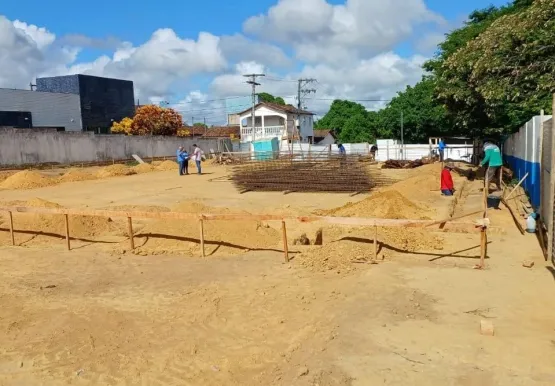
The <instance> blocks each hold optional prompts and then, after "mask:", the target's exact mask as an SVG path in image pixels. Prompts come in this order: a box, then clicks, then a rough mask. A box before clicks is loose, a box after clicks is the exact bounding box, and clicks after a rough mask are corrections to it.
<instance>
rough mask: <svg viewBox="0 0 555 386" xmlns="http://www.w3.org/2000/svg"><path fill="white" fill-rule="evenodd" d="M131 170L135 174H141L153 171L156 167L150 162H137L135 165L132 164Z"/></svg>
mask: <svg viewBox="0 0 555 386" xmlns="http://www.w3.org/2000/svg"><path fill="white" fill-rule="evenodd" d="M133 170H134V171H135V173H137V174H143V173H151V172H154V171H156V168H155V167H154V166H152V165H151V164H138V165H137V166H133Z"/></svg>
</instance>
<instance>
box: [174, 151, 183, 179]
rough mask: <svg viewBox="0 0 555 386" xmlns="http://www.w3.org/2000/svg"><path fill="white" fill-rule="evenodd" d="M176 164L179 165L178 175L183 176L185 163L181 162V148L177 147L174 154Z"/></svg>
mask: <svg viewBox="0 0 555 386" xmlns="http://www.w3.org/2000/svg"><path fill="white" fill-rule="evenodd" d="M175 155H176V157H177V163H178V164H179V175H180V176H182V175H183V171H184V170H185V163H184V160H183V146H179V148H178V149H177V152H176V154H175Z"/></svg>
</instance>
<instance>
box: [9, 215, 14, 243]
mask: <svg viewBox="0 0 555 386" xmlns="http://www.w3.org/2000/svg"><path fill="white" fill-rule="evenodd" d="M8 216H9V218H10V237H11V238H12V245H15V236H14V233H13V215H12V212H11V211H10V212H8Z"/></svg>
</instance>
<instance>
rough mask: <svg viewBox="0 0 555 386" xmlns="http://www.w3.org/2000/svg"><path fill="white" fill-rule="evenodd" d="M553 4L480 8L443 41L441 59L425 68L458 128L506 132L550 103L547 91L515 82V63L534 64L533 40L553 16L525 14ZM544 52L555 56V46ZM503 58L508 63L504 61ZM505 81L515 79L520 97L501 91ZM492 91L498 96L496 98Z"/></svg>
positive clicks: (518, 1)
mask: <svg viewBox="0 0 555 386" xmlns="http://www.w3.org/2000/svg"><path fill="white" fill-rule="evenodd" d="M553 3H554V0H536V1H535V2H534V1H533V0H515V1H514V2H513V3H511V4H509V5H507V6H504V7H500V8H495V7H490V8H487V9H485V10H480V11H475V12H473V13H472V14H471V15H470V18H469V21H468V22H467V23H466V25H465V26H463V27H462V28H460V29H458V30H455V31H453V32H452V33H450V34H448V35H447V37H446V40H445V41H444V42H443V43H441V44H440V45H439V51H438V54H437V55H436V58H434V59H433V60H431V61H429V62H427V63H426V64H425V66H424V68H425V69H426V70H428V71H431V72H432V73H433V75H434V79H435V82H436V88H435V93H436V97H437V101H438V102H439V103H442V104H444V105H445V106H446V108H447V110H448V113H449V115H450V116H451V118H452V120H453V123H454V128H455V131H456V132H460V133H467V134H470V135H474V136H484V135H492V134H494V133H498V134H501V133H503V132H507V131H512V130H514V129H516V128H518V127H519V126H520V125H521V124H522V123H523V122H525V121H527V120H528V119H529V118H530V117H531V116H532V115H535V114H537V113H538V111H539V110H540V109H541V108H542V107H544V108H547V107H548V105H549V103H548V102H547V101H548V98H547V97H546V94H545V93H543V95H542V93H541V92H539V93H530V92H529V93H525V94H523V93H522V91H523V90H522V89H521V87H523V86H524V87H529V86H526V85H525V84H524V83H523V82H521V83H520V84H518V83H514V82H513V81H514V80H515V77H514V75H515V74H516V73H517V72H519V71H520V70H521V69H518V68H516V67H515V66H514V64H515V63H516V62H518V63H521V65H523V66H525V67H526V66H530V65H531V64H532V63H533V62H534V61H535V60H536V57H537V54H540V52H539V51H537V50H536V51H534V48H532V47H531V46H530V45H532V46H533V45H534V43H532V42H534V41H537V40H536V39H537V38H538V36H537V34H538V33H540V35H541V30H542V28H544V27H541V26H540V25H541V24H542V20H543V23H544V24H545V22H546V21H547V19H548V18H549V17H552V16H549V12H547V13H546V14H543V16H541V15H539V14H538V13H537V12H533V14H534V17H535V16H539V17H538V20H535V21H536V23H534V22H531V20H530V18H528V17H526V15H527V14H529V13H530V12H531V11H532V10H533V9H543V10H551V9H553V5H554V4H553ZM542 17H543V19H542ZM525 20H528V21H525ZM545 27H547V31H543V32H544V34H545V35H549V34H551V36H553V29H552V28H553V27H549V25H548V24H545ZM549 28H551V30H549ZM524 35H526V37H525V36H524ZM521 43H522V44H523V45H524V46H523V47H521V46H520V44H521ZM544 43H545V40H544ZM519 47H521V48H523V49H522V50H520V49H518V48H519ZM537 48H538V47H537V46H536V49H537ZM545 53H546V54H548V55H551V56H552V55H553V53H552V51H551V53H550V54H549V53H547V52H545ZM503 61H506V62H507V63H506V65H502V62H503ZM511 67H512V68H511ZM544 69H545V68H544ZM544 69H542V70H544ZM536 70H537V69H536ZM532 72H534V70H533V71H532ZM536 73H537V72H536ZM486 74H487V76H484V75H486ZM529 75H530V74H529V73H528V75H527V76H529ZM487 79H489V80H490V82H489V83H488V82H487ZM503 79H505V81H503ZM507 82H508V83H507ZM501 84H505V86H506V85H507V84H511V88H512V90H511V93H513V95H515V94H516V95H519V96H521V99H520V100H517V99H516V98H514V97H513V98H511V93H507V94H504V95H503V94H502V92H499V91H500V90H504V91H509V90H508V87H504V88H503V87H499V86H501ZM494 90H497V92H496V91H494ZM492 93H496V96H497V98H492V96H493V94H492Z"/></svg>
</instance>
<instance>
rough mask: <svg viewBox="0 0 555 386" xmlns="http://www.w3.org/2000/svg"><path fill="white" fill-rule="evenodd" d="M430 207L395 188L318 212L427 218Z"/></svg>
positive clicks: (352, 215) (356, 215) (350, 215)
mask: <svg viewBox="0 0 555 386" xmlns="http://www.w3.org/2000/svg"><path fill="white" fill-rule="evenodd" d="M430 211H431V209H429V208H426V207H423V206H419V205H416V204H415V203H413V202H412V201H410V200H409V199H407V198H406V197H405V196H403V195H402V194H401V193H399V192H398V191H397V190H384V191H381V192H377V193H374V194H372V195H371V196H370V197H368V198H366V199H364V200H362V201H359V202H355V203H348V204H346V205H344V206H342V207H340V208H335V209H331V210H328V211H320V212H318V213H319V214H323V215H327V216H337V217H377V218H389V219H415V220H426V219H429V218H430V217H429V215H430Z"/></svg>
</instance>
